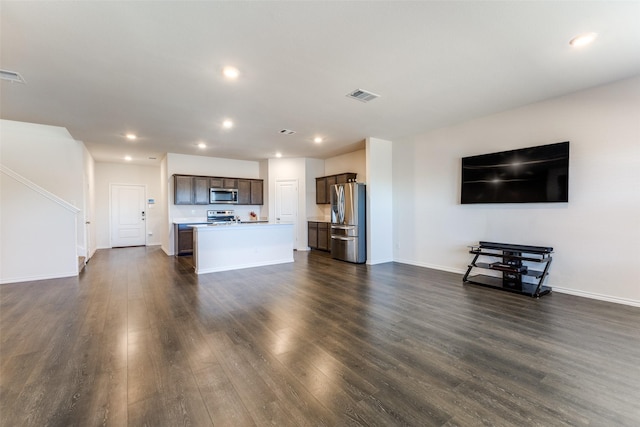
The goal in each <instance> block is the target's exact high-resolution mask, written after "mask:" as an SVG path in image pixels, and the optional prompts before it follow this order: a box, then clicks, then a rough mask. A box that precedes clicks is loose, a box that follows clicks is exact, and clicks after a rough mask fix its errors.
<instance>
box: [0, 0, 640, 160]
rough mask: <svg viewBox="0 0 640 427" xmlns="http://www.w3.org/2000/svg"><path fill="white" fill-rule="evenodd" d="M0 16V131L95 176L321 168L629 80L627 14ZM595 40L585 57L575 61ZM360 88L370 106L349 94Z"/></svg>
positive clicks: (632, 42) (191, 5) (564, 8)
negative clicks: (210, 163) (377, 147)
mask: <svg viewBox="0 0 640 427" xmlns="http://www.w3.org/2000/svg"><path fill="white" fill-rule="evenodd" d="M0 11H1V23H0V24H1V39H2V45H1V53H0V54H1V56H0V61H1V62H0V63H1V68H2V69H6V70H11V71H17V72H19V73H20V74H21V75H22V76H23V77H24V79H25V80H26V82H27V83H26V84H25V85H21V84H12V83H9V82H7V81H3V82H2V86H1V90H2V92H1V94H0V100H1V110H0V112H1V117H2V118H5V119H10V120H20V121H28V122H35V123H43V124H50V125H56V126H64V127H66V128H67V129H68V130H69V131H70V132H71V134H72V135H73V137H74V138H76V139H78V140H81V141H83V142H84V143H85V144H86V145H87V147H88V149H89V151H90V152H91V153H92V155H93V156H94V158H95V159H96V161H117V162H120V161H122V159H123V157H124V156H125V155H127V154H128V155H131V156H133V157H134V162H135V163H140V164H152V163H157V162H158V161H159V159H161V158H162V157H163V156H164V153H166V152H173V153H183V154H197V155H207V156H214V157H225V158H235V159H247V160H259V159H265V158H271V157H274V155H275V153H276V152H278V151H279V152H281V153H282V154H283V156H284V157H315V158H327V157H330V156H333V155H336V154H340V153H344V152H348V151H352V150H354V149H355V148H358V147H360V146H362V141H363V140H364V138H366V137H367V136H373V137H377V138H382V139H388V140H394V139H397V138H400V137H403V136H407V135H413V134H418V133H421V132H425V131H428V130H430V129H434V128H437V127H441V126H445V125H449V124H454V123H458V122H461V121H464V120H468V119H471V118H474V117H478V116H482V115H487V114H491V113H494V112H498V111H503V110H506V109H509V108H513V107H517V106H521V105H525V104H529V103H532V102H536V101H539V100H543V99H547V98H551V97H555V96H559V95H562V94H566V93H570V92H574V91H577V90H581V89H584V88H588V87H592V86H597V85H601V84H605V83H608V82H611V81H615V80H619V79H623V78H627V77H631V76H635V75H639V74H640V2H638V1H624V2H614V1H596V2H587V1H548V2H547V1H526V2H523V1H486V2H485V1H470V2H463V1H438V2H436V1H422V2H420V1H414V2H403V1H376V2H373V1H371V2H363V1H361V2H342V1H331V2H329V1H317V2H316V1H311V2H295V1H286V2H285V1H278V2H264V1H260V2H236V1H233V2H231V1H229V2H226V1H225V2H217V1H216V2H214V1H201V2H180V1H165V2H134V1H121V2H118V1H109V2H106V1H105V2H95V1H86V2H75V1H74V2H71V1H69V2H66V1H57V2H22V1H4V0H3V1H2V2H1V9H0ZM590 31H594V32H597V33H598V34H599V37H598V39H597V40H596V42H595V43H594V44H593V45H591V46H589V47H587V48H583V49H573V48H571V47H570V46H569V44H568V42H569V40H570V39H571V38H572V37H574V36H575V35H577V34H579V33H583V32H590ZM225 65H234V66H236V67H237V68H239V69H240V72H241V75H240V78H239V79H238V80H237V81H235V82H230V81H227V80H225V79H224V78H223V77H222V75H221V69H222V67H223V66H225ZM358 88H361V89H366V90H369V91H372V92H375V93H377V94H379V95H380V98H378V99H376V100H374V101H371V102H370V103H366V104H365V103H362V102H359V101H356V100H352V99H349V98H347V97H346V96H345V95H346V94H347V93H348V92H350V91H352V90H355V89H358ZM225 118H231V119H233V120H234V122H235V124H236V125H235V127H234V128H233V129H231V130H223V129H222V128H221V122H222V121H223V119H225ZM558 119H559V120H561V119H562V118H558ZM283 128H287V129H292V130H295V131H296V134H294V135H281V134H280V133H279V131H280V130H281V129H283ZM126 132H135V133H136V134H138V135H139V139H138V140H137V141H135V142H130V141H127V140H126V139H125V138H124V137H123V135H124V134H125V133H126ZM314 136H322V137H323V138H324V139H325V140H324V142H322V143H321V144H315V143H313V141H312V140H313V138H314ZM200 141H203V142H205V143H206V144H207V145H208V147H207V148H206V149H205V150H201V149H199V148H197V146H196V144H197V143H198V142H200ZM149 157H156V158H157V160H155V161H153V160H149Z"/></svg>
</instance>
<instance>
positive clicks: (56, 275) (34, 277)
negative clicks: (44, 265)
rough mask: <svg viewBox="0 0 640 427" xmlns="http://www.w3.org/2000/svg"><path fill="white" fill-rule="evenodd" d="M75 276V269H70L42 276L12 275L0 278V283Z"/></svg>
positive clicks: (76, 273)
mask: <svg viewBox="0 0 640 427" xmlns="http://www.w3.org/2000/svg"><path fill="white" fill-rule="evenodd" d="M76 276H78V272H77V271H70V272H67V273H59V274H54V275H51V274H45V275H42V276H24V277H12V278H8V279H0V284H2V285H4V284H6V283H20V282H34V281H36V280H49V279H62V278H65V277H76Z"/></svg>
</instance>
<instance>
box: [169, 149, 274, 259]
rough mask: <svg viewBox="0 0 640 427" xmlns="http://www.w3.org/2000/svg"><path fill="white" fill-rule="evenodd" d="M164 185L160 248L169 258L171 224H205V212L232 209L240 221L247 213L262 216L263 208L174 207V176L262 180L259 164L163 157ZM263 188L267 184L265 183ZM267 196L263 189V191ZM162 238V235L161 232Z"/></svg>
mask: <svg viewBox="0 0 640 427" xmlns="http://www.w3.org/2000/svg"><path fill="white" fill-rule="evenodd" d="M166 171H167V172H166V177H164V178H163V179H165V182H164V183H163V186H164V185H166V188H167V192H165V193H164V194H168V203H167V218H168V219H167V222H165V224H167V225H168V227H169V228H168V229H167V230H165V231H166V239H165V240H163V241H162V247H163V249H165V252H166V253H167V254H169V255H173V254H174V248H173V246H174V237H173V224H172V223H173V221H174V220H176V219H181V218H193V219H196V220H202V221H206V219H207V210H208V209H233V210H234V211H235V214H236V215H238V216H240V217H241V219H244V220H248V219H249V212H251V211H254V212H256V213H257V214H258V215H259V216H265V214H264V212H265V211H266V209H265V208H264V207H263V206H240V205H236V206H231V207H230V205H174V204H173V175H176V174H178V175H202V176H221V177H230V178H251V179H264V177H263V176H261V175H260V174H261V166H260V162H256V161H249V160H234V159H223V158H219V157H204V156H190V155H186V154H175V153H168V154H167V156H166ZM265 185H266V182H265ZM264 191H265V192H266V189H265V190H264ZM163 235H165V232H163Z"/></svg>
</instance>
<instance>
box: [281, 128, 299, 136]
mask: <svg viewBox="0 0 640 427" xmlns="http://www.w3.org/2000/svg"><path fill="white" fill-rule="evenodd" d="M280 133H281V134H283V135H293V134H294V133H296V131H295V130H291V129H282V130H281V131H280Z"/></svg>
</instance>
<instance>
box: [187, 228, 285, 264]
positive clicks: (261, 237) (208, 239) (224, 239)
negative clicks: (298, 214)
mask: <svg viewBox="0 0 640 427" xmlns="http://www.w3.org/2000/svg"><path fill="white" fill-rule="evenodd" d="M192 227H193V231H194V233H193V262H194V264H195V272H196V274H204V273H213V272H216V271H226V270H236V269H240V268H249V267H259V266H263V265H272V264H283V263H288V262H293V224H275V223H263V222H257V221H256V222H255V223H251V222H249V223H233V224H228V225H193V226H192Z"/></svg>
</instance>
